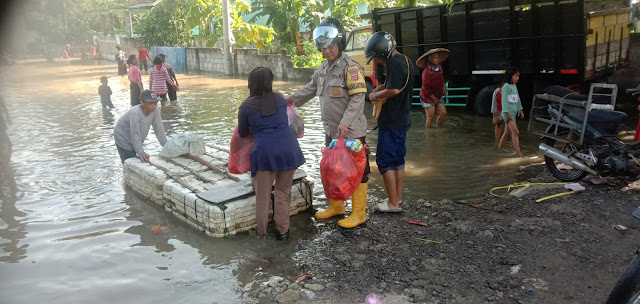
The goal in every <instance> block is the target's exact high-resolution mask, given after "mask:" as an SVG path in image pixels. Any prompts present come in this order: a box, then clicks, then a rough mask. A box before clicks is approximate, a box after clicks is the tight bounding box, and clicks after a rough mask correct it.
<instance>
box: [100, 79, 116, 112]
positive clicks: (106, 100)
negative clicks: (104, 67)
mask: <svg viewBox="0 0 640 304" xmlns="http://www.w3.org/2000/svg"><path fill="white" fill-rule="evenodd" d="M100 83H102V85H100V87H99V88H98V94H100V103H101V104H102V108H103V109H106V108H107V107H109V108H110V109H113V103H111V88H110V87H109V86H108V85H107V83H109V80H107V76H102V77H100Z"/></svg>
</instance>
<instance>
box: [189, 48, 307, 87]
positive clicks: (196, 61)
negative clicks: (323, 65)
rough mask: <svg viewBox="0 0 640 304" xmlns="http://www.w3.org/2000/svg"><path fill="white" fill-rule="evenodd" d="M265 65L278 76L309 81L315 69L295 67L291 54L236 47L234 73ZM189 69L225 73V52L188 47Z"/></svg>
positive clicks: (238, 73) (242, 73)
mask: <svg viewBox="0 0 640 304" xmlns="http://www.w3.org/2000/svg"><path fill="white" fill-rule="evenodd" d="M258 66H263V67H268V68H270V69H271V70H272V71H273V74H274V75H275V76H276V77H277V78H281V79H292V80H293V79H295V80H301V81H309V80H310V79H311V76H312V75H313V72H314V71H315V69H310V68H295V67H293V62H291V56H288V55H283V54H258V50H256V49H235V50H234V54H233V67H234V74H236V75H247V74H249V72H250V71H251V69H253V68H255V67H258ZM187 69H190V70H203V71H212V72H218V73H224V54H222V49H219V48H187Z"/></svg>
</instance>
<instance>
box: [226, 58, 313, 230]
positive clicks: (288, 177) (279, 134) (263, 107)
mask: <svg viewBox="0 0 640 304" xmlns="http://www.w3.org/2000/svg"><path fill="white" fill-rule="evenodd" d="M272 85H273V73H272V72H271V70H269V69H268V68H264V67H257V68H254V69H253V70H251V72H250V73H249V97H248V98H247V99H245V100H244V101H243V102H242V104H241V105H240V110H239V111H238V134H239V135H240V137H246V136H248V135H249V133H250V132H251V133H253V137H254V146H253V150H251V176H252V177H253V179H254V180H253V182H254V187H255V190H256V225H257V233H258V235H266V234H267V221H268V218H269V205H270V203H271V186H272V185H274V181H275V202H274V208H273V209H274V210H273V213H274V214H273V220H274V222H275V228H276V230H277V236H276V237H277V238H278V239H279V240H286V239H288V238H289V210H290V205H291V184H292V183H293V173H294V172H295V170H296V169H297V168H298V167H299V166H300V165H302V164H304V156H303V155H302V150H300V146H299V145H298V140H297V139H296V137H295V135H294V134H293V132H292V131H291V129H290V128H289V125H288V119H287V103H286V101H285V99H284V97H283V96H282V95H280V94H279V93H275V92H273V89H272Z"/></svg>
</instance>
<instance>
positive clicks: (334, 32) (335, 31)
mask: <svg viewBox="0 0 640 304" xmlns="http://www.w3.org/2000/svg"><path fill="white" fill-rule="evenodd" d="M313 43H314V44H315V46H316V47H317V48H318V50H319V51H322V49H323V48H326V47H328V46H330V45H331V44H334V43H335V44H337V45H338V48H339V49H340V51H344V49H345V48H346V47H347V37H346V33H345V32H344V26H342V23H340V21H338V19H336V18H327V19H324V20H322V21H320V24H318V27H316V29H315V30H313Z"/></svg>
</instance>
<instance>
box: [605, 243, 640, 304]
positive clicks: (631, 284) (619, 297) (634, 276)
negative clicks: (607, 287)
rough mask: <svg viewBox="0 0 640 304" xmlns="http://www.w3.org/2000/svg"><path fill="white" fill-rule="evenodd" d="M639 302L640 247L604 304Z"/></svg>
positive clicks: (634, 303)
mask: <svg viewBox="0 0 640 304" xmlns="http://www.w3.org/2000/svg"><path fill="white" fill-rule="evenodd" d="M638 303H640V248H639V249H638V250H637V251H636V254H635V257H634V258H633V260H632V261H631V264H629V267H627V270H626V271H625V272H624V273H623V274H622V276H621V277H620V279H618V282H616V285H615V286H614V287H613V290H612V291H611V293H610V294H609V297H608V298H607V302H606V304H638Z"/></svg>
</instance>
